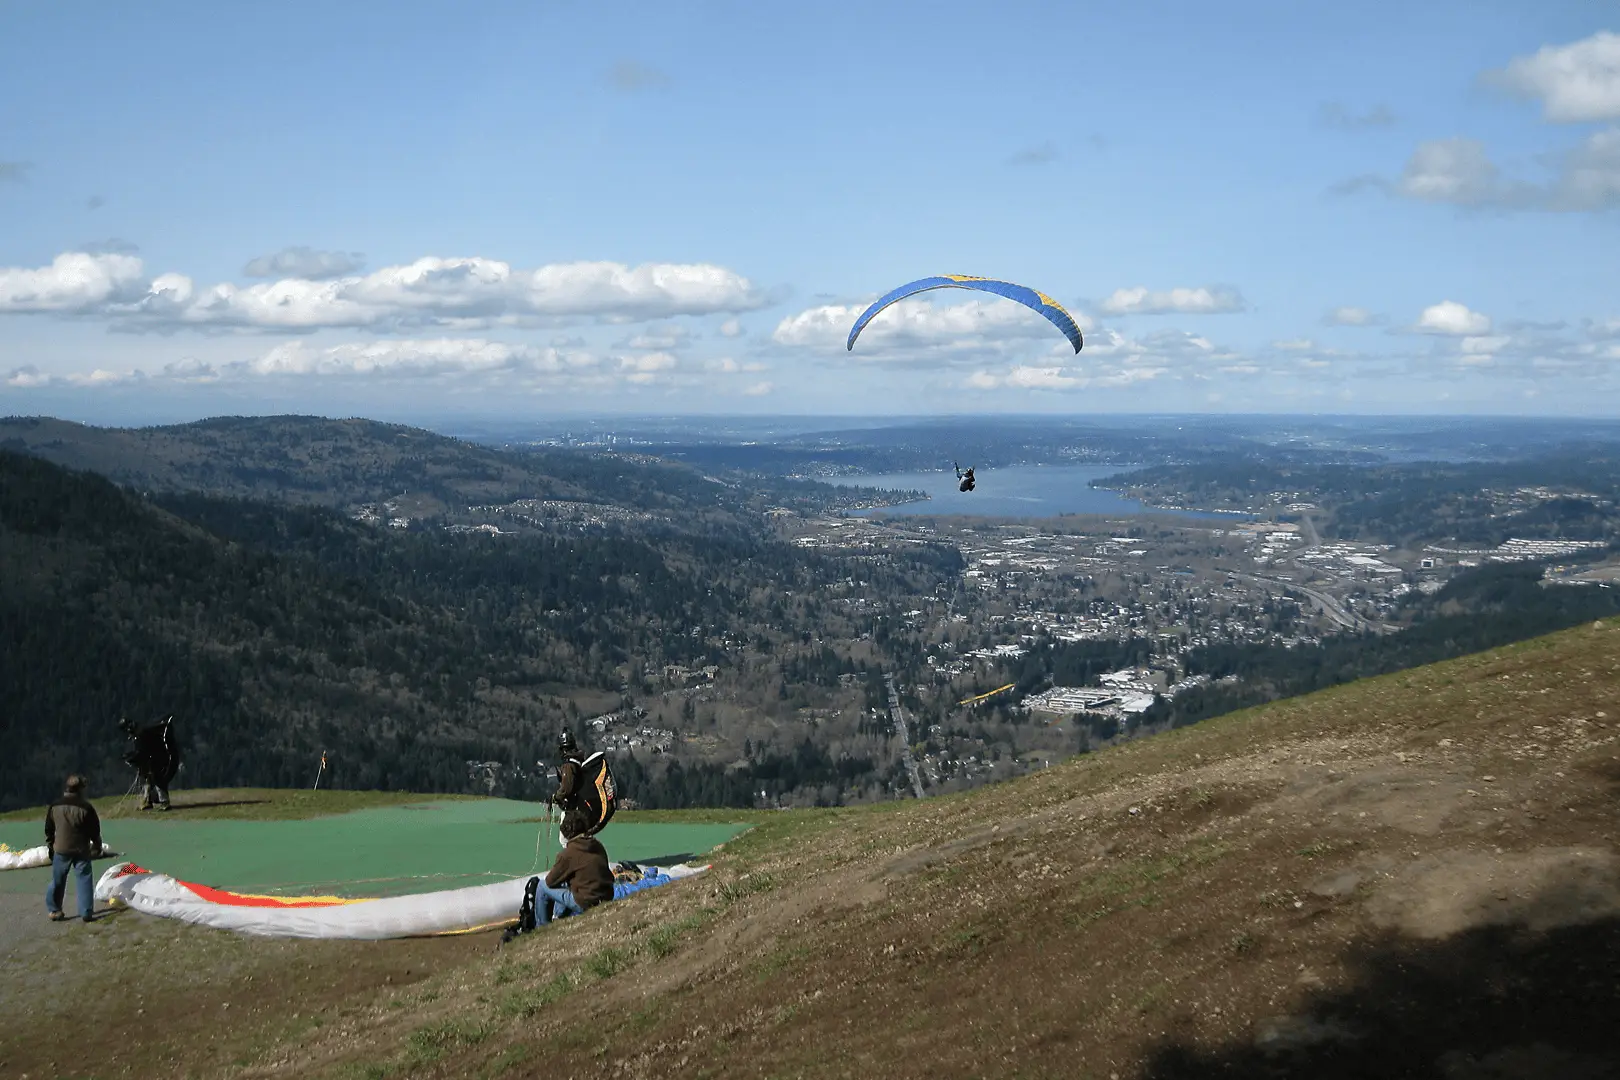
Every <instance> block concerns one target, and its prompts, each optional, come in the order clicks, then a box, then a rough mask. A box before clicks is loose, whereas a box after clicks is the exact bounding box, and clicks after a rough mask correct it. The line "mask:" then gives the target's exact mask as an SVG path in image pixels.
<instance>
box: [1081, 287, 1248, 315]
mask: <svg viewBox="0 0 1620 1080" xmlns="http://www.w3.org/2000/svg"><path fill="white" fill-rule="evenodd" d="M1245 306H1246V305H1245V304H1244V302H1243V297H1242V295H1241V294H1239V293H1238V291H1237V290H1236V289H1231V288H1227V287H1225V286H1212V287H1206V288H1196V289H1168V290H1165V291H1162V292H1155V291H1152V290H1149V289H1147V288H1145V287H1142V286H1137V287H1136V288H1132V289H1115V290H1114V291H1113V293H1111V294H1110V295H1109V296H1108V297H1107V298H1106V299H1104V300H1103V302H1102V303H1101V304H1099V305H1098V308H1099V310H1101V311H1102V312H1103V313H1104V314H1107V315H1164V314H1169V313H1176V314H1181V315H1214V314H1224V313H1227V312H1233V311H1242V310H1244V308H1245Z"/></svg>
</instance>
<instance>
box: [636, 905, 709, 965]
mask: <svg viewBox="0 0 1620 1080" xmlns="http://www.w3.org/2000/svg"><path fill="white" fill-rule="evenodd" d="M706 921H707V920H706V919H705V918H704V917H703V916H702V915H688V916H687V917H686V918H684V919H681V920H679V921H678V922H672V923H665V924H664V925H663V926H660V927H659V928H658V929H656V930H654V931H653V932H652V933H650V934H648V935H647V945H646V948H647V954H648V955H649V956H651V957H652V958H653V959H655V960H662V959H663V958H664V957H666V956H668V955H670V954H671V953H673V952H674V951H675V950H676V948H677V947H678V946H679V944H680V940H681V938H683V937H685V936H686V935H687V934H689V933H691V932H692V931H693V930H696V929H697V928H698V927H700V926H702V925H703V924H704V923H705V922H706Z"/></svg>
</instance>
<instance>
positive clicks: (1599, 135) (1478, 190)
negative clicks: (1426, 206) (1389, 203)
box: [1338, 127, 1620, 213]
mask: <svg viewBox="0 0 1620 1080" xmlns="http://www.w3.org/2000/svg"><path fill="white" fill-rule="evenodd" d="M1547 163H1548V165H1549V166H1550V168H1551V176H1550V177H1549V178H1547V179H1546V180H1545V181H1542V182H1538V183H1530V182H1528V181H1524V180H1514V179H1509V178H1507V177H1504V176H1503V175H1502V172H1501V170H1500V169H1498V168H1497V167H1496V164H1495V163H1494V162H1492V161H1491V159H1490V156H1489V155H1488V154H1487V153H1486V151H1485V146H1484V144H1483V143H1481V142H1479V141H1478V140H1476V139H1465V138H1450V139H1434V140H1431V141H1429V142H1425V143H1421V144H1419V146H1418V147H1417V149H1416V150H1414V151H1413V152H1412V156H1411V158H1410V159H1408V161H1407V163H1406V167H1405V168H1404V169H1403V170H1402V172H1401V175H1400V177H1399V178H1397V179H1396V180H1395V182H1394V183H1390V182H1389V181H1387V180H1384V179H1382V178H1380V177H1358V178H1356V179H1355V180H1352V181H1347V182H1346V183H1345V184H1341V185H1339V187H1338V190H1340V191H1344V192H1349V191H1353V190H1361V189H1363V188H1379V189H1382V190H1384V191H1386V192H1392V193H1394V194H1397V195H1402V196H1405V197H1406V198H1409V199H1420V200H1422V201H1424V202H1437V203H1450V204H1452V205H1455V206H1464V207H1472V208H1480V209H1484V208H1494V209H1500V210H1551V211H1562V212H1573V213H1584V212H1594V211H1600V210H1607V209H1610V208H1612V207H1616V206H1620V127H1616V128H1608V129H1606V130H1604V131H1598V132H1594V133H1593V134H1591V135H1589V136H1587V137H1586V138H1585V139H1583V140H1582V141H1581V142H1580V143H1579V144H1578V145H1577V146H1575V147H1573V148H1571V149H1569V150H1566V151H1564V152H1563V153H1561V154H1557V155H1549V156H1548V158H1547Z"/></svg>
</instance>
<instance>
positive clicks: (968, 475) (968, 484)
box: [956, 465, 973, 491]
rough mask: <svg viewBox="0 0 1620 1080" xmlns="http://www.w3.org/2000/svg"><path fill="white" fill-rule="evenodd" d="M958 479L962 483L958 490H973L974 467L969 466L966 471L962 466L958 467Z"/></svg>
mask: <svg viewBox="0 0 1620 1080" xmlns="http://www.w3.org/2000/svg"><path fill="white" fill-rule="evenodd" d="M956 478H957V479H958V480H960V481H962V482H961V483H960V484H958V485H956V490H958V491H972V490H973V466H971V465H969V466H968V467H967V468H966V469H964V468H962V466H960V465H958V466H957V467H956Z"/></svg>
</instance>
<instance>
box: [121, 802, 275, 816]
mask: <svg viewBox="0 0 1620 1080" xmlns="http://www.w3.org/2000/svg"><path fill="white" fill-rule="evenodd" d="M269 801H270V800H269V799H216V800H215V801H213V802H187V803H180V802H177V803H170V804H169V811H168V812H169V813H171V814H178V813H181V812H183V811H186V810H211V809H213V808H215V807H218V806H258V805H260V804H261V803H267V802H269ZM148 813H151V814H154V815H155V814H160V813H162V811H159V810H152V811H148Z"/></svg>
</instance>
